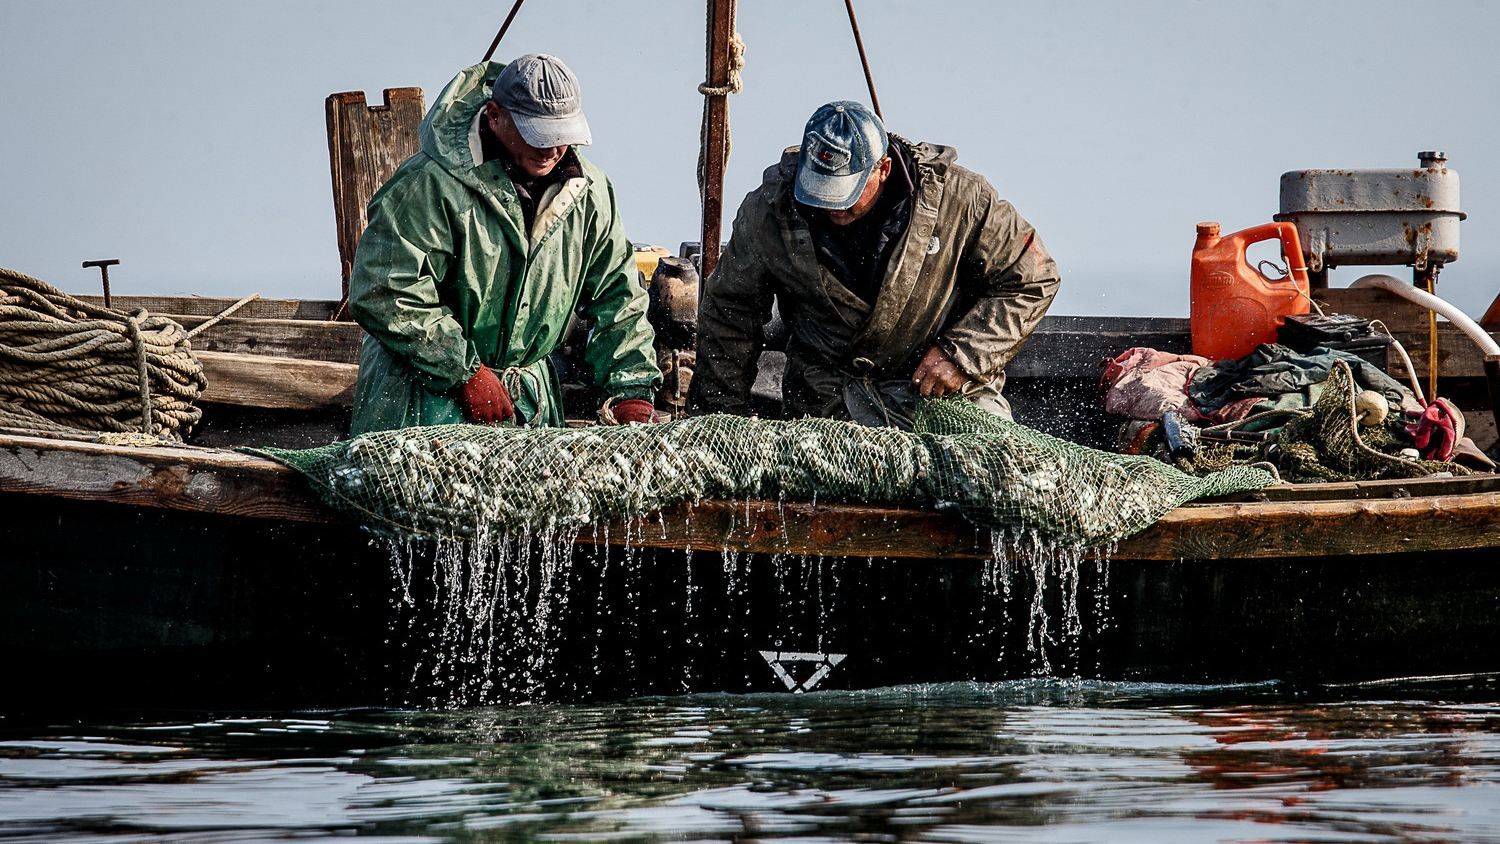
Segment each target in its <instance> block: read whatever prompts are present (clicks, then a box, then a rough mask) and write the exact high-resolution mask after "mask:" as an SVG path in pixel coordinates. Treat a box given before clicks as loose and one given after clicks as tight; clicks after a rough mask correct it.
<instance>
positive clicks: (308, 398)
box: [194, 352, 359, 410]
mask: <svg viewBox="0 0 1500 844" xmlns="http://www.w3.org/2000/svg"><path fill="white" fill-rule="evenodd" d="M194 357H196V358H197V359H198V361H199V362H200V363H202V364H203V373H204V375H205V376H207V378H208V389H207V390H205V391H204V392H203V396H202V400H203V401H205V402H209V403H216V404H232V405H242V406H246V407H262V408H273V409H291V410H313V409H318V408H329V407H347V406H349V405H352V404H353V403H354V382H355V379H356V378H357V377H358V376H359V367H358V366H357V365H355V364H348V363H328V362H326V361H315V360H297V359H295V358H275V357H267V356H265V355H242V354H235V353H232V352H195V353H194Z"/></svg>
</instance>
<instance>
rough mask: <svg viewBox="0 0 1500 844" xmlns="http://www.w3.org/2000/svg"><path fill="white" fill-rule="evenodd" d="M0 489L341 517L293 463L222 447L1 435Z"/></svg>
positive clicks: (284, 516)
mask: <svg viewBox="0 0 1500 844" xmlns="http://www.w3.org/2000/svg"><path fill="white" fill-rule="evenodd" d="M0 492H5V493H13V494H19V495H44V496H54V497H58V498H67V499H74V500H80V501H103V502H109V503H115V504H125V505H130V506H135V507H151V508H159V509H167V510H180V511H187V512H194V513H217V514H223V515H227V516H240V517H246V518H254V519H271V520H276V521H292V522H326V523H333V522H336V521H337V520H336V517H335V516H334V515H333V514H332V513H330V512H329V511H327V510H325V509H324V508H323V507H322V505H320V504H318V503H317V502H315V501H314V500H313V499H312V497H311V496H310V495H309V493H308V492H307V487H306V482H305V481H303V480H302V478H301V477H300V476H298V475H297V473H296V472H294V471H293V470H291V469H288V468H286V467H285V466H281V465H279V464H277V463H275V462H274V461H271V460H266V459H264V458H260V457H253V456H251V455H248V454H240V453H238V452H233V451H221V450H218V449H197V448H190V447H182V448H172V447H162V448H125V447H120V446H108V445H99V444H97V443H89V442H68V441H59V440H53V439H46V438H42V437H18V436H5V435H0Z"/></svg>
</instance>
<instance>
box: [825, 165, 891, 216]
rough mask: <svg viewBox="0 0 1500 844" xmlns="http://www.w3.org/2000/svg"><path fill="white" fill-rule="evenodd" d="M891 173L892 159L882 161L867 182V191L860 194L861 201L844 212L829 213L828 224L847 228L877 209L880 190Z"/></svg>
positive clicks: (858, 200)
mask: <svg viewBox="0 0 1500 844" xmlns="http://www.w3.org/2000/svg"><path fill="white" fill-rule="evenodd" d="M890 173H891V157H890V156H886V157H885V158H882V159H880V163H879V164H876V165H875V169H874V170H873V171H871V172H870V178H868V179H866V180H865V189H864V190H863V191H862V192H861V193H860V195H859V199H856V200H854V204H853V205H851V206H849V207H848V208H845V209H844V210H842V211H827V212H825V213H826V214H827V215H828V222H830V223H833V224H834V225H835V226H847V225H849V224H850V223H852V222H854V221H855V220H858V219H859V218H860V217H863V216H864V215H866V214H868V213H870V209H871V208H874V207H875V200H877V199H879V198H880V189H881V188H882V187H884V186H885V178H886V176H889V175H890Z"/></svg>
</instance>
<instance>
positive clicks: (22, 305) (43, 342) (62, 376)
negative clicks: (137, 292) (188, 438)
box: [0, 268, 208, 440]
mask: <svg viewBox="0 0 1500 844" xmlns="http://www.w3.org/2000/svg"><path fill="white" fill-rule="evenodd" d="M188 337H189V334H188V332H187V331H186V330H184V329H183V327H182V326H181V325H179V324H178V323H176V322H173V321H172V320H170V319H168V318H166V317H163V316H153V315H150V314H148V313H147V312H146V311H145V309H138V310H135V311H132V312H130V313H125V312H123V311H116V310H110V309H108V308H103V307H100V306H98V305H92V304H89V303H88V302H84V301H83V300H81V299H76V298H74V297H72V296H69V295H68V294H66V293H63V292H62V291H60V290H58V289H57V288H55V287H53V286H52V285H50V284H47V283H46V282H44V281H41V280H40V279H36V278H32V277H31V276H29V275H26V274H25V273H21V272H17V271H15V270H9V269H4V268H0V424H3V425H7V426H11V427H17V428H28V429H31V430H38V431H52V432H66V431H70V430H80V429H81V430H86V431H118V432H127V431H129V432H139V433H142V434H146V435H148V436H159V437H164V438H167V439H173V440H181V439H182V438H183V437H184V436H185V435H186V434H187V433H188V432H189V431H191V430H192V428H193V425H194V424H196V423H197V422H198V420H199V418H200V417H201V416H202V415H203V412H202V411H201V410H199V409H198V408H197V407H194V406H193V402H195V401H196V400H197V398H198V396H199V395H200V394H201V393H202V392H203V389H204V387H206V386H207V383H208V382H207V379H205V378H204V376H203V367H202V366H201V365H200V364H199V363H198V361H197V360H196V359H194V358H193V354H192V350H191V349H190V348H189V345H188ZM148 409H149V411H148Z"/></svg>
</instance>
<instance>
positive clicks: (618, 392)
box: [609, 385, 656, 401]
mask: <svg viewBox="0 0 1500 844" xmlns="http://www.w3.org/2000/svg"><path fill="white" fill-rule="evenodd" d="M609 392H610V395H611V396H613V397H614V398H616V399H620V400H623V399H644V400H645V401H653V400H654V399H655V398H656V390H654V389H652V388H651V387H650V386H649V385H642V386H638V387H615V388H613V389H611V390H610V391H609Z"/></svg>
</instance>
